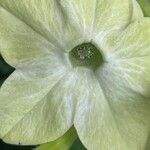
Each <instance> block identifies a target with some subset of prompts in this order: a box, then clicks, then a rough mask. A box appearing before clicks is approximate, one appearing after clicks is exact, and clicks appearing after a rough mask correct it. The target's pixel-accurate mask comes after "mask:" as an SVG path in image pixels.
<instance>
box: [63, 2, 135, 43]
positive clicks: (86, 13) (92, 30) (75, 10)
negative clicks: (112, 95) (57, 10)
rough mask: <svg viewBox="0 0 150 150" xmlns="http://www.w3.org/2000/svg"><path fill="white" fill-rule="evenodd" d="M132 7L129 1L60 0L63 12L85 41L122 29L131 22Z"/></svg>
mask: <svg viewBox="0 0 150 150" xmlns="http://www.w3.org/2000/svg"><path fill="white" fill-rule="evenodd" d="M132 5H133V4H132V1H130V0H114V1H113V2H112V1H110V0H61V6H62V8H63V10H64V12H66V14H67V16H68V18H69V19H70V20H71V22H72V24H74V25H75V26H76V28H78V29H79V30H80V31H81V32H83V33H84V36H85V39H86V40H91V39H92V38H93V37H95V36H97V34H99V36H104V34H107V33H108V32H111V31H112V30H118V29H122V28H124V27H125V26H126V25H127V24H128V23H129V22H130V20H131V17H132ZM101 34H102V35H101ZM97 38H98V37H97Z"/></svg>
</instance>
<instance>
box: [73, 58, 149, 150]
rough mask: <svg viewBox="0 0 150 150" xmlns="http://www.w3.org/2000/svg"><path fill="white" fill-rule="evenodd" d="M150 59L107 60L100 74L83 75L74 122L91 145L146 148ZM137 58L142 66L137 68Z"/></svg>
mask: <svg viewBox="0 0 150 150" xmlns="http://www.w3.org/2000/svg"><path fill="white" fill-rule="evenodd" d="M149 60H150V57H149V58H147V61H146V62H144V60H142V58H141V59H140V58H139V59H137V60H136V61H135V60H132V61H131V62H130V61H129V62H128V61H126V62H120V61H115V62H112V63H105V64H104V65H103V66H102V67H101V68H100V69H99V70H98V71H97V72H96V77H95V76H94V75H90V73H89V74H88V75H86V76H85V75H82V78H83V80H81V81H82V82H81V85H82V86H80V92H81V93H82V95H78V99H77V101H78V103H77V109H76V115H75V121H74V124H75V128H76V130H77V133H78V135H79V137H80V139H81V141H82V142H83V144H84V145H85V146H86V148H87V149H89V150H96V149H101V150H110V149H113V150H120V149H121V150H137V149H140V150H144V148H145V144H146V141H147V138H148V135H149V124H150V118H149V116H150V101H149V99H150V94H149V93H150V77H149V75H150V69H149V68H150V63H149ZM137 62H139V64H140V65H141V66H140V65H139V67H135V68H134V66H136V64H137ZM120 65H122V67H120ZM148 77H149V78H148ZM97 79H98V80H97ZM98 81H99V82H98Z"/></svg>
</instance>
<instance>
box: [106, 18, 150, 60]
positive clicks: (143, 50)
mask: <svg viewBox="0 0 150 150" xmlns="http://www.w3.org/2000/svg"><path fill="white" fill-rule="evenodd" d="M149 27H150V19H149V18H143V19H139V20H137V21H135V22H133V23H131V24H130V25H129V26H128V27H127V28H126V29H125V30H124V31H122V32H120V33H119V34H118V35H115V36H114V37H113V38H110V40H109V42H108V45H107V46H108V47H107V49H109V50H110V53H109V56H108V61H113V60H117V59H128V58H129V59H130V58H133V57H135V58H136V57H144V56H148V55H150V28H149Z"/></svg>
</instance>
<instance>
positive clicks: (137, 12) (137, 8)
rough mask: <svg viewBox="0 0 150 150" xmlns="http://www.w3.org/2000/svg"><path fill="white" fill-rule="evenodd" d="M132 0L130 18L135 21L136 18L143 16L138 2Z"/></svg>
mask: <svg viewBox="0 0 150 150" xmlns="http://www.w3.org/2000/svg"><path fill="white" fill-rule="evenodd" d="M132 1H133V16H132V20H133V21H136V20H137V19H141V18H142V17H144V14H143V11H142V9H141V7H140V5H139V4H138V2H137V1H136V0H132Z"/></svg>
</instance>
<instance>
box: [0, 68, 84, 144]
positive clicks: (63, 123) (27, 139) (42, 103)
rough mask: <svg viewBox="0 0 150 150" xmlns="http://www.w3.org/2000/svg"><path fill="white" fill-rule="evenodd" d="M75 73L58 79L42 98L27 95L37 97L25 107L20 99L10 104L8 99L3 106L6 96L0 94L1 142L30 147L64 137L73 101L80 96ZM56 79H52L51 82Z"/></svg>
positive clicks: (71, 118) (70, 72)
mask: <svg viewBox="0 0 150 150" xmlns="http://www.w3.org/2000/svg"><path fill="white" fill-rule="evenodd" d="M76 72H77V71H76V70H75V71H74V70H73V71H69V72H68V73H67V74H65V75H64V76H63V77H62V78H61V79H58V80H59V81H58V82H57V84H55V85H53V87H52V88H51V90H50V91H49V92H48V94H45V95H44V96H43V95H42V94H41V95H42V96H43V97H42V96H40V95H38V94H37V93H35V92H34V91H31V92H32V93H35V96H36V95H38V98H37V97H36V100H34V99H33V100H34V101H32V103H31V102H30V103H27V99H25V100H26V101H25V100H24V99H21V98H20V99H19V100H18V101H16V100H15V101H12V99H11V98H13V97H12V96H11V98H10V99H9V100H7V99H8V98H7V99H6V101H5V102H4V101H2V100H3V99H4V98H5V95H7V97H8V94H7V93H8V92H5V93H4V92H3V91H2V94H3V93H4V94H5V95H4V94H3V95H4V96H3V95H2V94H1V95H2V96H3V98H2V100H1V101H0V102H1V103H0V112H1V118H0V120H1V121H0V122H2V123H1V124H0V125H1V126H0V129H1V132H0V133H1V137H2V139H3V140H4V141H5V142H8V143H12V144H18V143H21V144H25V145H26V144H27V145H30V144H32V145H33V144H41V143H45V142H49V141H54V140H56V139H57V138H59V137H60V136H62V135H63V134H64V133H66V132H67V130H68V129H69V128H70V127H71V126H72V125H73V118H74V113H75V106H76V99H77V96H78V94H79V93H80V89H79V86H80V85H81V84H80V83H81V79H82V78H81V77H80V76H81V75H82V74H79V73H76ZM57 78H58V77H57V76H56V78H55V79H57ZM43 83H44V82H42V84H43ZM40 85H41V84H40ZM41 88H42V87H41ZM42 89H43V88H42ZM40 92H41V93H42V91H40ZM80 94H82V93H80ZM15 95H16V93H15ZM2 96H1V97H2ZM15 97H16V96H15ZM30 97H31V98H32V97H34V95H31V96H30ZM31 100H32V99H31ZM31 100H30V101H31ZM11 101H12V102H11ZM25 102H26V103H25Z"/></svg>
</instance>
